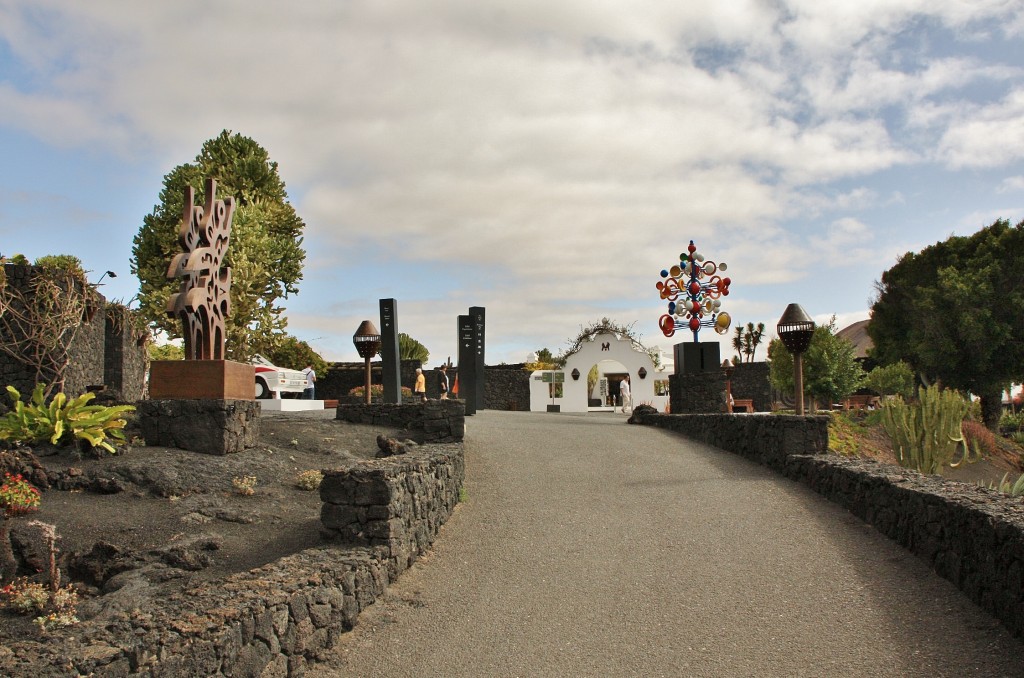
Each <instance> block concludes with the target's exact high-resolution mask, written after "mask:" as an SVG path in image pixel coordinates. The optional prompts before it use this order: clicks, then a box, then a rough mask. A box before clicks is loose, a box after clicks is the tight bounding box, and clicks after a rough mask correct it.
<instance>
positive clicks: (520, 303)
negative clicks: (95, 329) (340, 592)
mask: <svg viewBox="0 0 1024 678" xmlns="http://www.w3.org/2000/svg"><path fill="white" fill-rule="evenodd" d="M224 129H228V130H231V131H233V132H237V133H241V134H244V135H245V136H248V137H251V138H253V139H254V140H256V141H257V142H258V143H259V144H260V145H262V146H263V147H264V148H266V149H267V151H268V152H269V154H270V157H271V158H272V159H273V160H274V161H276V162H277V163H278V164H279V172H280V175H281V177H282V179H283V180H284V181H285V183H286V185H287V189H288V194H289V199H290V201H291V203H292V204H293V205H294V207H295V209H296V211H297V212H298V214H299V216H300V217H301V218H302V219H303V220H304V222H305V224H306V228H305V240H304V247H305V249H306V252H307V256H306V263H305V270H304V279H303V281H302V282H301V284H300V290H299V293H298V294H297V295H294V296H292V297H290V298H288V299H287V300H285V301H284V306H285V308H286V309H287V317H288V322H289V324H288V330H289V332H290V333H292V334H294V335H295V336H297V337H299V338H300V339H304V340H306V341H308V342H309V343H310V344H311V345H312V346H313V347H314V348H315V349H317V350H318V351H319V352H320V353H321V354H322V355H323V356H324V357H325V358H326V359H328V360H358V356H357V354H356V352H355V349H354V347H353V345H352V334H353V333H354V332H355V330H356V328H357V327H358V325H359V323H360V322H361V321H362V320H363V319H371V320H373V321H374V322H375V323H378V324H379V310H378V300H379V299H381V298H394V299H396V300H397V306H398V325H399V330H400V331H403V332H406V333H408V334H410V335H411V336H413V337H415V338H416V339H418V340H419V341H420V342H422V343H423V344H424V345H425V346H426V347H427V348H428V349H429V351H430V354H431V357H430V361H429V362H430V363H431V364H439V363H440V362H442V361H444V360H445V359H446V358H447V357H448V356H451V357H452V360H453V361H457V356H456V353H457V343H456V317H457V316H458V315H459V314H460V313H462V314H464V313H466V312H467V309H468V307H470V306H484V307H485V308H486V309H487V355H486V360H487V363H488V364H498V363H501V362H508V363H517V362H522V361H524V360H525V359H526V356H527V355H528V354H529V353H530V352H531V351H535V350H537V349H540V348H549V349H551V350H552V351H553V352H554V353H556V354H557V353H558V352H559V351H560V350H562V349H564V348H566V347H567V346H568V344H569V343H570V340H571V339H573V338H575V337H576V335H577V334H578V333H579V331H580V329H581V327H582V326H586V325H589V324H591V323H592V322H594V321H597V320H600V319H601V318H604V317H608V318H611V319H612V320H614V321H616V322H617V323H619V324H622V325H632V326H633V329H634V331H635V332H636V333H638V334H639V335H640V336H641V340H642V341H643V342H644V343H645V344H647V345H658V346H661V347H663V348H665V349H666V350H670V347H671V345H672V344H674V343H677V342H679V341H690V340H692V335H690V334H689V333H677V334H676V336H675V337H673V338H671V339H669V338H666V337H664V336H663V335H662V334H661V331H660V330H659V328H658V319H659V317H660V316H661V315H662V314H663V313H664V312H665V310H664V309H665V302H663V301H662V300H661V299H660V298H659V296H658V291H657V289H656V288H655V285H656V283H657V282H658V281H659V280H660V276H659V273H660V271H661V270H662V269H664V268H667V267H669V266H671V265H672V264H674V263H678V256H679V254H680V253H681V252H683V251H685V249H686V246H687V244H688V243H689V241H690V240H693V241H695V244H696V245H697V248H698V251H699V252H701V253H702V254H704V255H705V256H706V257H707V258H708V259H710V260H713V261H715V262H726V263H727V264H728V271H729V276H730V277H731V279H732V285H731V287H730V295H729V296H728V297H725V298H724V299H723V302H724V303H723V306H722V308H723V310H726V311H728V312H729V313H730V315H731V316H732V318H733V322H734V324H735V323H737V322H738V323H741V324H744V325H745V324H746V323H747V322H753V323H755V324H756V323H758V322H763V323H765V325H766V326H767V327H768V329H769V333H770V334H771V333H773V331H774V328H775V325H776V324H777V322H778V319H779V317H780V316H781V315H782V312H783V311H784V310H785V308H786V306H787V305H788V304H790V303H799V304H800V305H802V306H803V307H804V308H805V309H806V310H807V312H808V313H809V314H811V316H812V317H813V318H814V319H815V320H816V321H818V322H827V321H828V319H829V318H830V317H831V316H833V315H834V316H836V319H837V324H838V326H839V327H840V328H841V327H843V326H845V325H847V324H849V323H851V322H854V321H857V320H862V319H864V318H867V317H868V309H869V308H870V305H871V301H872V298H873V295H874V285H875V282H876V281H878V280H879V279H880V278H881V275H882V273H883V272H884V271H885V270H886V269H888V268H889V267H891V266H892V265H893V264H895V263H896V260H897V258H898V257H899V256H900V255H901V254H903V253H905V252H908V251H918V250H920V249H921V248H923V247H926V246H928V245H930V244H933V243H935V242H937V241H940V240H944V239H946V238H948V237H949V236H951V235H954V234H956V235H967V234H970V233H973V232H975V231H977V230H978V229H980V228H982V227H984V226H987V225H989V224H991V223H992V222H993V221H994V220H996V219H997V218H1005V219H1008V220H1010V221H1011V222H1012V223H1017V222H1018V221H1020V220H1022V219H1024V0H857V1H856V2H854V1H853V0H837V1H826V0H714V1H707V2H704V1H696V0H694V1H692V2H680V1H679V0H656V1H655V0H650V1H645V0H637V1H635V2H630V3H625V2H608V1H607V0H559V1H556V2H551V1H550V0H547V1H544V2H540V1H538V0H516V1H515V2H508V3H493V2H486V1H481V0H472V1H471V0H434V1H432V2H412V1H408V0H373V1H370V0H366V1H364V0H348V1H345V0H324V1H316V2H313V1H303V0H296V2H292V3H279V2H266V1H262V0H232V1H218V0H205V1H204V2H195V1H193V0H176V1H175V2H173V3H170V2H166V3H155V2H129V1H128V0H123V1H106V0H90V1H89V2H75V1H72V0H65V1H59V0H0V253H2V254H4V255H11V254H14V253H21V254H24V255H25V256H27V257H28V258H29V259H35V258H36V257H39V256H43V255H46V254H74V255H77V256H78V257H79V258H81V260H82V261H83V264H84V265H85V268H86V269H87V270H89V271H91V273H90V278H91V279H92V280H93V281H99V279H100V277H101V276H102V275H103V273H104V272H105V271H108V270H110V271H113V272H115V274H116V276H117V277H116V278H112V277H110V276H106V277H104V278H103V280H102V281H101V282H102V287H101V288H100V289H101V291H102V292H103V293H104V294H105V295H106V296H107V297H108V298H109V299H116V300H121V301H123V302H129V301H130V300H131V298H132V297H133V296H134V295H135V294H136V292H137V291H138V281H137V280H136V279H135V278H134V276H132V274H131V272H130V261H131V258H132V239H133V238H134V236H135V235H136V234H137V233H138V231H139V228H140V227H141V226H142V222H143V218H144V217H145V216H146V215H147V214H148V213H150V212H151V211H152V210H153V209H154V206H155V205H156V203H157V202H158V201H159V194H160V191H161V189H162V182H163V177H164V175H165V174H167V173H168V172H170V171H171V170H172V169H173V168H174V167H175V166H177V165H180V164H183V163H186V162H191V161H193V160H194V159H195V157H196V155H197V153H198V152H199V150H200V148H201V146H202V144H203V142H204V141H206V140H207V139H210V138H213V137H215V136H217V135H218V134H219V133H220V132H221V130H224ZM700 339H701V341H714V340H717V339H719V336H718V335H716V334H714V333H713V332H712V331H710V330H703V331H701V333H700ZM726 341H728V338H726ZM731 352H732V351H731V349H729V348H728V347H723V354H724V355H729V354H731ZM759 358H763V354H761V355H759Z"/></svg>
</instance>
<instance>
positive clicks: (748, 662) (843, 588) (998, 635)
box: [307, 411, 1024, 677]
mask: <svg viewBox="0 0 1024 678" xmlns="http://www.w3.org/2000/svg"><path fill="white" fill-rule="evenodd" d="M468 421H469V431H468V436H467V439H466V471H467V480H466V489H467V493H468V500H467V501H466V502H465V503H464V504H462V505H461V506H460V507H459V508H458V509H457V510H456V512H455V514H454V515H453V517H452V519H451V520H450V521H449V522H448V523H447V524H446V525H445V527H444V528H443V529H442V531H441V534H440V536H439V538H438V540H437V541H436V543H435V544H434V548H433V550H432V551H431V552H430V553H429V554H427V555H426V556H425V557H424V558H422V559H421V560H420V561H419V562H418V563H417V564H416V565H415V566H414V567H413V568H412V569H410V570H409V571H407V572H406V573H405V574H403V575H402V576H401V578H400V579H399V581H398V582H397V583H396V584H395V585H394V586H393V587H392V589H391V590H390V591H389V594H388V596H387V597H386V598H385V599H384V600H382V601H380V602H378V603H377V604H375V605H373V606H372V607H371V608H370V609H368V610H366V611H365V612H364V613H363V616H362V619H361V622H360V625H359V626H358V627H357V628H356V629H355V631H353V632H352V633H350V634H346V636H345V637H344V638H343V639H342V641H341V643H340V645H339V647H338V648H337V652H336V654H335V656H334V659H332V660H331V661H330V662H329V663H327V664H323V665H320V666H318V667H316V668H313V669H311V670H310V671H309V672H307V675H308V676H313V677H327V676H389V677H399V676H410V677H412V676H417V677H419V676H427V677H432V676H530V677H534V676H716V677H717V676H723V677H725V676H929V677H934V676H957V677H961V676H1024V644H1022V643H1021V642H1020V641H1018V640H1015V639H1013V638H1012V637H1010V636H1009V635H1008V634H1007V633H1006V632H1005V631H1004V630H1003V629H1002V628H1001V627H1000V626H999V625H998V624H997V623H996V622H995V621H994V619H993V618H991V617H989V616H988V615H986V614H985V613H983V612H982V611H980V610H979V609H978V608H977V607H975V606H974V605H973V604H972V603H971V602H970V601H968V600H967V599H966V598H965V597H964V596H963V595H962V594H961V593H960V592H959V591H957V590H956V589H955V588H954V587H953V586H952V585H951V584H950V583H948V582H946V581H945V580H943V579H940V578H939V577H937V576H935V575H934V574H933V573H932V572H931V571H930V570H929V569H928V568H926V567H925V566H924V565H923V564H922V563H921V562H920V561H918V560H917V559H916V558H914V557H913V556H912V555H910V554H909V553H907V552H906V551H904V550H903V549H901V548H900V547H898V546H896V545H894V544H893V543H892V542H890V541H889V540H888V539H886V538H885V537H883V536H880V535H879V534H877V533H876V532H874V530H873V529H872V528H870V527H868V526H866V525H865V524H863V523H862V522H860V521H859V520H858V519H856V518H854V517H853V516H851V515H850V514H848V513H847V512H845V511H843V510H842V509H840V508H838V507H836V506H834V505H832V504H830V503H828V502H827V501H825V500H823V499H821V498H820V497H818V495H816V494H813V493H812V492H810V491H808V490H806V489H805V488H804V487H802V486H800V485H798V484H796V483H794V482H791V481H789V480H785V479H782V478H780V477H778V476H776V475H774V474H773V473H771V472H770V471H768V470H767V469H764V468H762V467H760V466H757V465H755V464H753V463H750V462H748V461H746V460H743V459H740V458H737V457H735V456H732V455H730V454H728V453H725V452H721V451H718V450H715V449H712V448H709V447H706V446H703V445H700V444H696V443H692V442H690V441H687V440H686V439H684V438H681V437H679V436H678V435H675V434H672V433H669V432H666V431H662V430H659V429H654V428H648V427H640V426H627V425H626V424H625V423H624V417H623V416H622V415H607V414H605V415H593V414H592V415H580V416H574V415H548V414H529V413H512V412H492V411H483V412H480V413H479V414H477V415H476V416H474V417H471V418H469V419H468Z"/></svg>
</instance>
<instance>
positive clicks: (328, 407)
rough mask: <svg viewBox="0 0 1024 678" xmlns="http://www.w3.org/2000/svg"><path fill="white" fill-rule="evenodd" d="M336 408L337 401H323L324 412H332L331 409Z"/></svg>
mask: <svg viewBox="0 0 1024 678" xmlns="http://www.w3.org/2000/svg"><path fill="white" fill-rule="evenodd" d="M337 407H338V401H337V400H325V401H324V409H325V410H333V409H336V408H337Z"/></svg>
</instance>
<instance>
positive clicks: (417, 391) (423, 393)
mask: <svg viewBox="0 0 1024 678" xmlns="http://www.w3.org/2000/svg"><path fill="white" fill-rule="evenodd" d="M412 392H413V394H414V395H415V396H416V397H417V398H419V399H420V402H421V403H425V402H427V378H426V377H424V376H423V370H422V369H420V368H419V367H417V368H416V385H415V386H413V387H412Z"/></svg>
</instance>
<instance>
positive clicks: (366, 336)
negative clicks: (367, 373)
mask: <svg viewBox="0 0 1024 678" xmlns="http://www.w3.org/2000/svg"><path fill="white" fill-rule="evenodd" d="M352 343H353V344H355V346H356V352H357V353H359V357H360V358H364V359H368V358H372V357H374V356H375V355H377V353H379V352H380V343H381V342H380V332H378V331H377V328H376V326H374V324H373V323H372V322H370V321H369V320H364V321H363V322H362V323H361V324H360V325H359V329H358V330H356V333H355V334H353V335H352Z"/></svg>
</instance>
